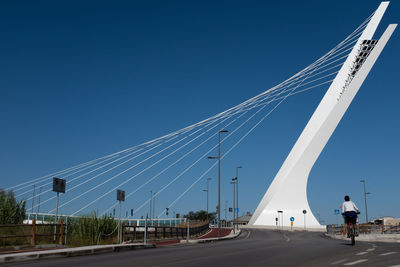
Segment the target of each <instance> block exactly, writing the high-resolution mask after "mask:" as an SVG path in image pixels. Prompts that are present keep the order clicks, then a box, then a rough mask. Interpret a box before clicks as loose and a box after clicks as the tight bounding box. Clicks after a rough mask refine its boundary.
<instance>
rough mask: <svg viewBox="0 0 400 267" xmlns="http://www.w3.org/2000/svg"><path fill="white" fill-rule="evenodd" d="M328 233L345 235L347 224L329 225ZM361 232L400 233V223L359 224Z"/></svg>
mask: <svg viewBox="0 0 400 267" xmlns="http://www.w3.org/2000/svg"><path fill="white" fill-rule="evenodd" d="M327 230H328V234H334V235H344V234H345V233H346V226H345V225H328V227H327ZM358 230H359V233H360V234H392V233H396V234H399V233H400V225H385V224H378V225H377V224H366V223H363V224H358Z"/></svg>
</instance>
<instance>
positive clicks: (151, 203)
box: [150, 190, 153, 220]
mask: <svg viewBox="0 0 400 267" xmlns="http://www.w3.org/2000/svg"><path fill="white" fill-rule="evenodd" d="M152 209H153V190H150V220H151V215H152V214H153V213H152Z"/></svg>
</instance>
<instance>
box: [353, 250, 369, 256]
mask: <svg viewBox="0 0 400 267" xmlns="http://www.w3.org/2000/svg"><path fill="white" fill-rule="evenodd" d="M367 253H368V252H367V251H364V252H359V253H357V254H356V255H357V256H360V255H365V254H367Z"/></svg>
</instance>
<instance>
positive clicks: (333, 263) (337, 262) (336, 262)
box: [331, 259, 347, 265]
mask: <svg viewBox="0 0 400 267" xmlns="http://www.w3.org/2000/svg"><path fill="white" fill-rule="evenodd" d="M345 261H347V259H343V260H340V261H335V262H332V263H331V265H335V264H339V263H342V262H345Z"/></svg>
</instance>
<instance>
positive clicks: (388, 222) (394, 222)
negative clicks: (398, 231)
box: [372, 216, 400, 226]
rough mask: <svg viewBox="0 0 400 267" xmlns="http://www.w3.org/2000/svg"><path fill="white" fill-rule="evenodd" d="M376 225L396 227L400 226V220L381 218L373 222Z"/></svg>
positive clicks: (388, 217)
mask: <svg viewBox="0 0 400 267" xmlns="http://www.w3.org/2000/svg"><path fill="white" fill-rule="evenodd" d="M372 222H373V223H374V224H377V225H379V224H384V225H388V226H396V225H400V218H393V217H390V216H387V217H381V218H376V219H374V220H373V221H372Z"/></svg>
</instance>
